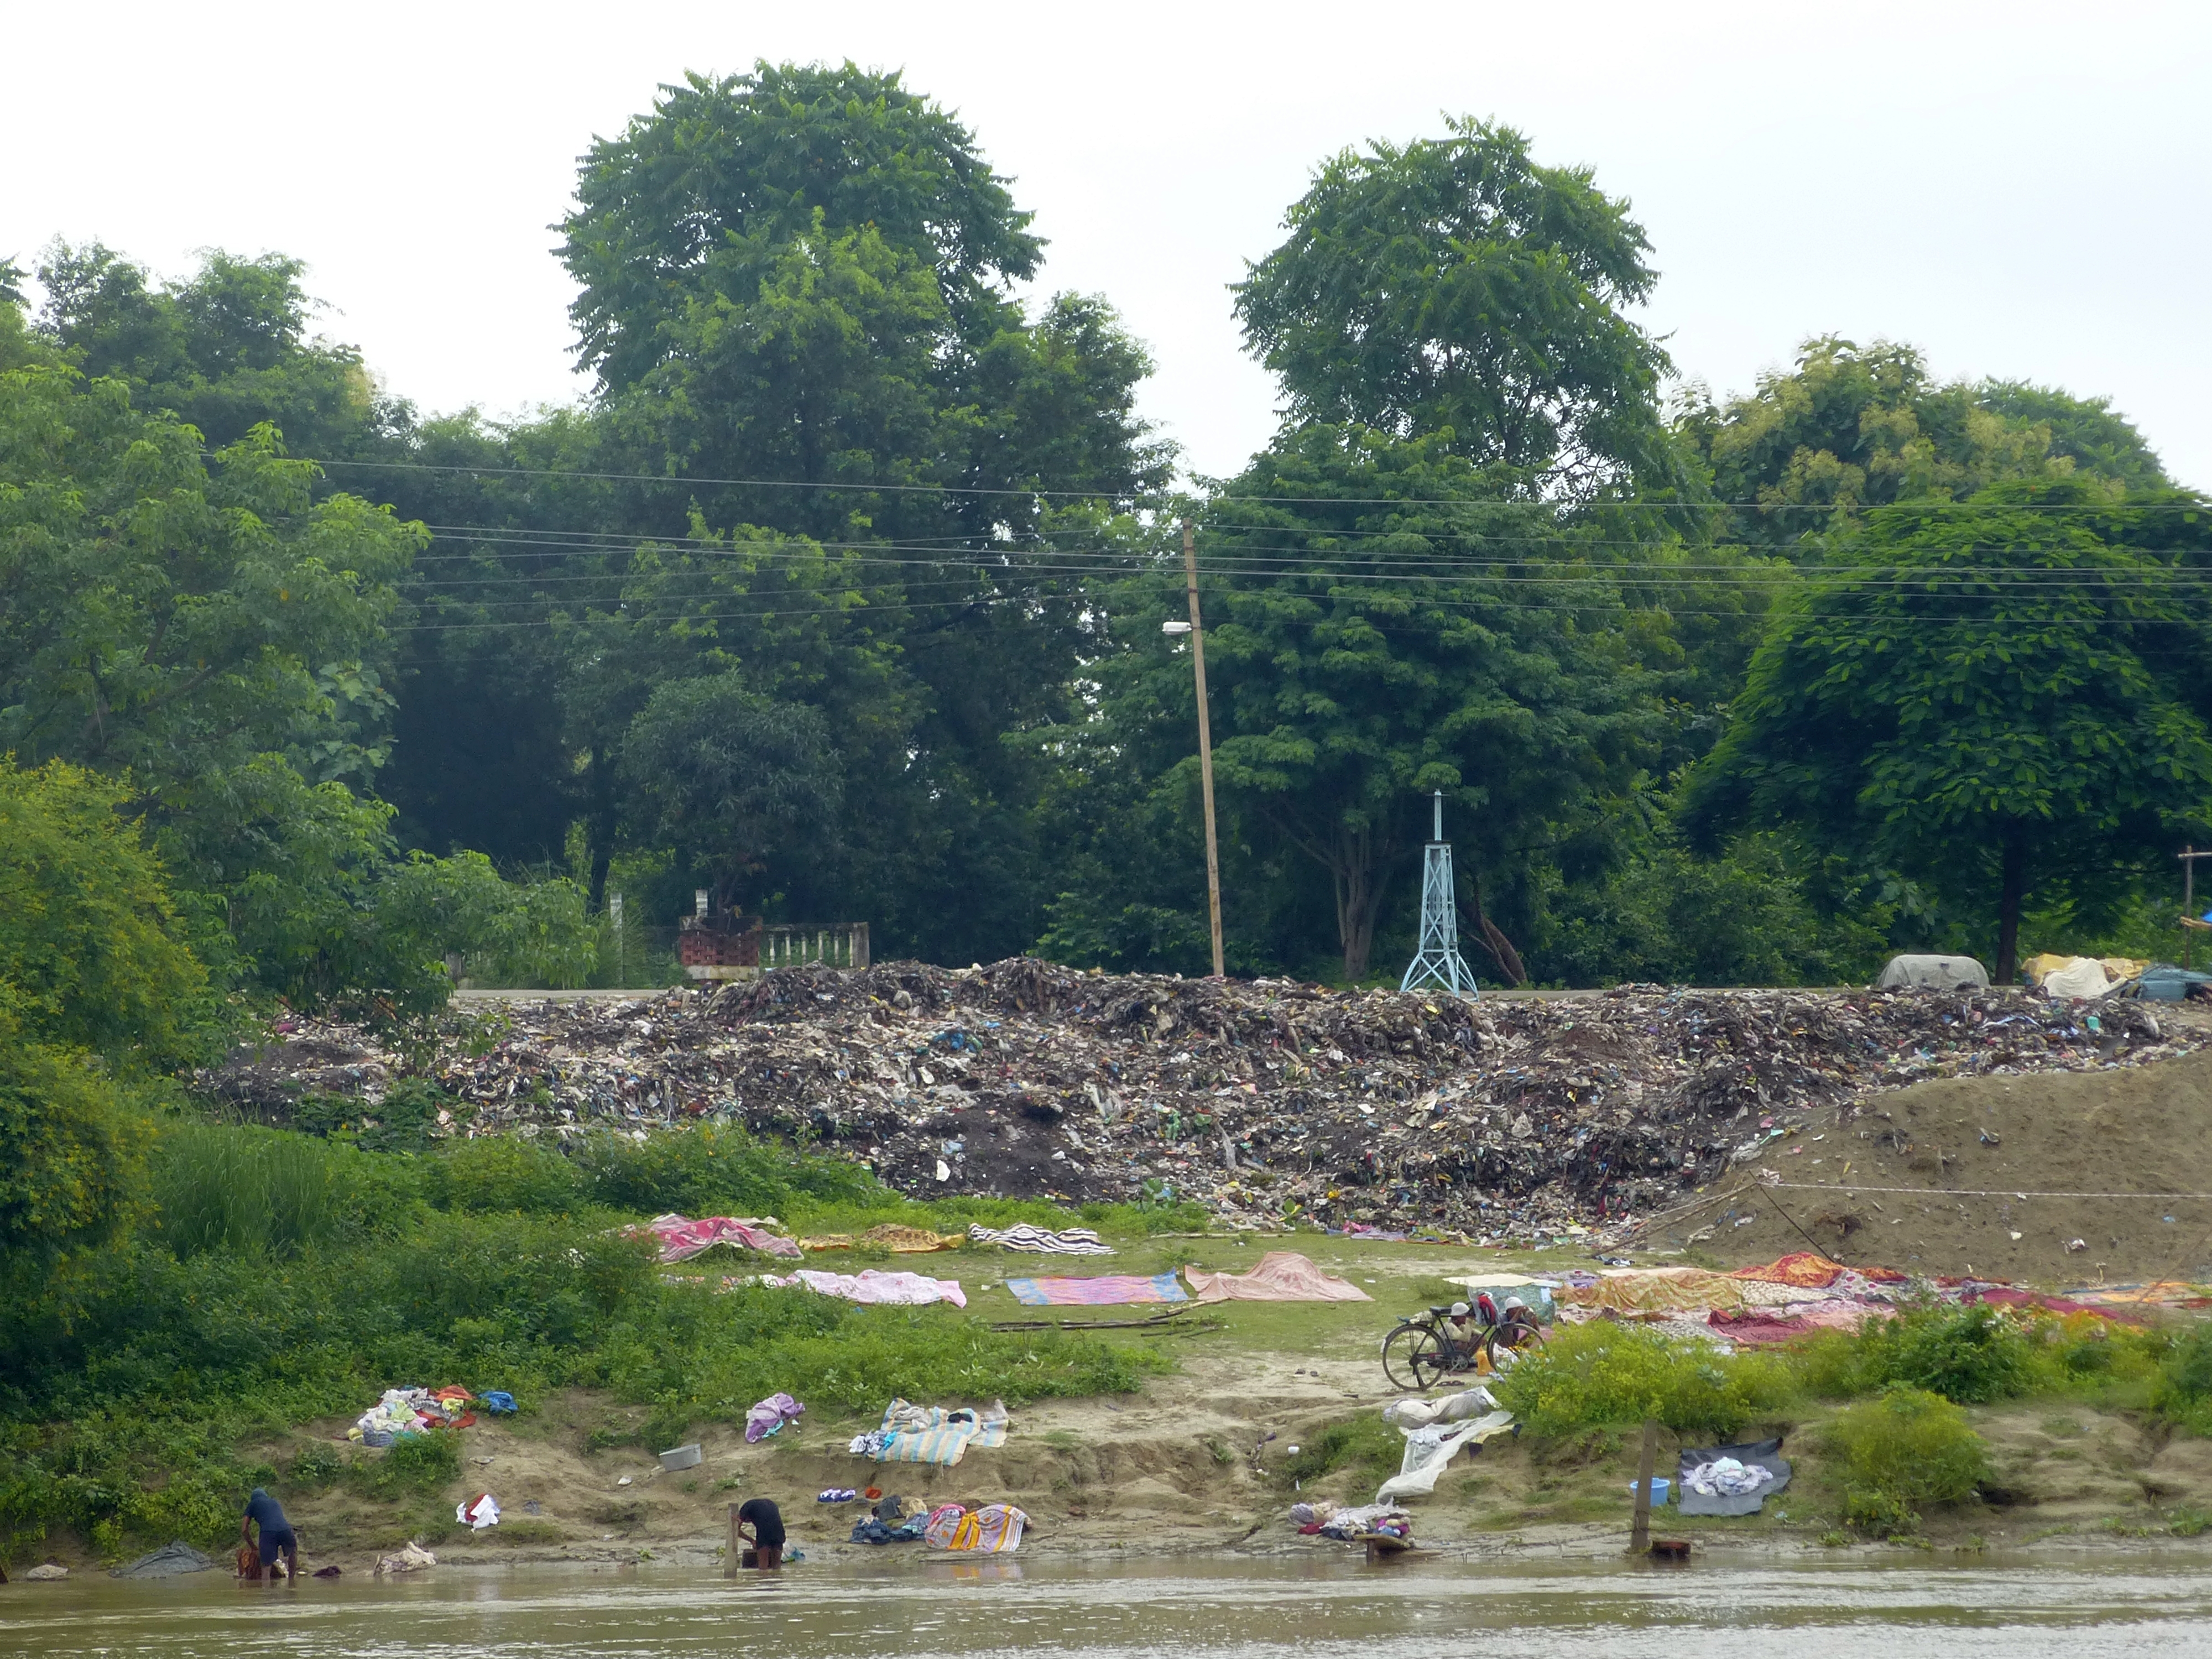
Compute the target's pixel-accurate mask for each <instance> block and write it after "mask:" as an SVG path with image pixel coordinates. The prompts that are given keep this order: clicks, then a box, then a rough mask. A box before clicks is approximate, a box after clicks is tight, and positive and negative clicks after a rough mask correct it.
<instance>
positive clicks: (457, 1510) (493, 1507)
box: [453, 1492, 499, 1532]
mask: <svg viewBox="0 0 2212 1659" xmlns="http://www.w3.org/2000/svg"><path fill="white" fill-rule="evenodd" d="M453 1519H454V1520H456V1521H458V1522H460V1523H461V1524H462V1525H464V1526H465V1527H468V1528H471V1529H472V1530H474V1531H477V1532H482V1531H483V1529H484V1528H486V1527H495V1526H497V1525H498V1524H499V1499H497V1498H494V1497H493V1496H492V1495H491V1494H490V1493H489V1492H478V1493H477V1495H476V1496H475V1497H474V1498H470V1499H469V1500H468V1501H467V1502H466V1503H464V1504H455V1505H454V1506H453Z"/></svg>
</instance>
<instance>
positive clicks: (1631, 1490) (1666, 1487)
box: [1628, 1474, 1674, 1510]
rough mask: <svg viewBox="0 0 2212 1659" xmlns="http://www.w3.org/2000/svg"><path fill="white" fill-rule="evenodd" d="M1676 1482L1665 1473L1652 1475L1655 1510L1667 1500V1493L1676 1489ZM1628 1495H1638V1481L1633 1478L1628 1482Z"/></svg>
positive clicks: (1652, 1496)
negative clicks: (1665, 1475)
mask: <svg viewBox="0 0 2212 1659" xmlns="http://www.w3.org/2000/svg"><path fill="white" fill-rule="evenodd" d="M1673 1490H1674V1482H1673V1481H1672V1480H1668V1479H1667V1478H1666V1477H1664V1476H1663V1475H1656V1474H1655V1475H1653V1476H1652V1477H1651V1507H1652V1508H1653V1509H1655V1510H1656V1509H1659V1508H1662V1507H1663V1506H1664V1505H1665V1504H1666V1502H1667V1495H1668V1493H1669V1492H1672V1491H1673ZM1628 1495H1629V1497H1630V1498H1634V1497H1635V1496H1636V1483H1635V1482H1634V1481H1633V1480H1632V1481H1630V1482H1629V1483H1628Z"/></svg>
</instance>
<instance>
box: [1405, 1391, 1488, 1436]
mask: <svg viewBox="0 0 2212 1659" xmlns="http://www.w3.org/2000/svg"><path fill="white" fill-rule="evenodd" d="M1497 1409H1498V1402H1497V1401H1495V1400H1493V1399H1492V1398H1491V1395H1490V1390H1489V1389H1483V1388H1474V1389H1464V1390H1462V1392H1460V1393H1458V1394H1454V1395H1445V1396H1444V1398H1443V1399H1442V1400H1394V1401H1391V1402H1390V1403H1389V1405H1387V1406H1385V1407H1383V1421H1384V1422H1385V1423H1388V1424H1389V1425H1390V1426H1391V1427H1392V1428H1394V1429H1425V1428H1427V1427H1429V1426H1430V1425H1431V1424H1435V1423H1462V1422H1465V1421H1466V1420H1467V1419H1468V1418H1470V1417H1480V1416H1481V1415H1482V1413H1485V1412H1492V1411H1496V1410H1497Z"/></svg>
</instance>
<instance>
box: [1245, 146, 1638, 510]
mask: <svg viewBox="0 0 2212 1659" xmlns="http://www.w3.org/2000/svg"><path fill="white" fill-rule="evenodd" d="M1449 125H1450V128H1451V131H1450V136H1449V137H1444V138H1436V139H1421V140H1419V141H1417V142H1415V143H1411V144H1407V145H1406V146H1404V147H1402V148H1401V147H1398V146H1395V145H1391V144H1378V145H1376V149H1375V151H1374V153H1373V154H1372V155H1355V154H1353V153H1352V152H1351V151H1349V150H1347V151H1345V152H1344V153H1342V154H1341V155H1335V156H1332V157H1331V158H1330V159H1329V160H1328V161H1326V162H1324V163H1323V164H1322V167H1321V168H1320V170H1319V172H1318V173H1317V174H1316V177H1315V179H1314V182H1313V185H1312V186H1311V187H1310V189H1309V190H1308V191H1306V193H1305V195H1304V197H1301V198H1300V199H1299V200H1298V201H1297V203H1296V204H1293V205H1292V206H1291V210H1290V212H1289V215H1288V216H1287V220H1286V222H1287V223H1288V225H1289V228H1290V232H1291V234H1290V237H1289V239H1288V240H1286V241H1285V243H1284V244H1283V245H1282V246H1280V247H1279V248H1277V249H1276V250H1275V251H1274V252H1272V253H1270V254H1269V255H1267V258H1264V259H1262V260H1261V261H1260V263H1259V264H1256V265H1255V266H1253V267H1252V270H1251V273H1250V275H1249V276H1248V277H1247V278H1246V280H1245V281H1244V282H1243V283H1241V284H1239V285H1238V287H1237V290H1236V292H1237V316H1238V318H1239V319H1240V320H1241V321H1242V322H1243V325H1244V335H1245V339H1246V342H1247V343H1248V345H1249V348H1250V349H1252V350H1253V351H1254V352H1255V354H1256V355H1258V356H1260V358H1261V361H1262V362H1265V363H1266V364H1267V367H1268V368H1271V369H1273V371H1274V372H1275V373H1276V374H1279V375H1280V376H1281V377H1282V382H1283V387H1284V390H1285V392H1287V393H1288V395H1289V401H1290V413H1291V419H1292V420H1293V421H1298V422H1308V421H1310V422H1321V423H1324V424H1328V425H1361V426H1367V427H1372V428H1377V429H1379V430H1382V431H1385V432H1389V433H1394V434H1397V435H1417V434H1418V435H1432V436H1434V437H1435V438H1436V439H1437V441H1438V442H1439V444H1440V445H1442V446H1443V447H1444V448H1445V449H1447V450H1448V451H1449V453H1453V454H1455V455H1459V456H1463V457H1465V458H1467V459H1468V460H1470V461H1472V462H1474V464H1475V465H1477V466H1480V467H1484V468H1487V469H1492V470H1493V471H1494V473H1495V475H1496V476H1497V477H1498V478H1499V480H1500V481H1501V483H1504V484H1505V487H1506V488H1508V489H1516V490H1528V491H1530V492H1532V493H1533V492H1534V491H1535V490H1538V489H1543V490H1545V491H1546V492H1547V493H1559V492H1561V491H1564V492H1565V493H1568V494H1571V495H1580V496H1586V495H1589V494H1591V493H1593V492H1595V491H1596V490H1598V489H1602V488H1605V487H1607V486H1613V485H1621V484H1626V483H1628V482H1629V481H1630V480H1631V479H1632V478H1633V479H1636V480H1638V481H1640V482H1643V483H1647V484H1649V483H1667V482H1671V472H1672V467H1671V464H1670V461H1669V457H1668V445H1667V442H1666V441H1665V437H1664V435H1663V433H1662V428H1661V422H1660V420H1659V416H1658V413H1657V404H1656V391H1657V386H1658V382H1659V379H1660V377H1661V376H1662V374H1665V373H1667V371H1668V362H1667V357H1666V354H1665V353H1664V352H1663V351H1662V350H1661V349H1660V347H1659V345H1658V343H1656V341H1654V340H1653V339H1652V338H1651V337H1650V336H1649V335H1647V334H1645V333H1644V331H1643V330H1641V329H1640V328H1638V327H1637V326H1636V325H1635V324H1633V323H1632V322H1630V321H1629V320H1628V319H1626V317H1624V316H1623V315H1622V314H1621V313H1622V311H1623V309H1624V308H1625V307H1628V306H1631V305H1634V304H1637V303H1638V302H1639V301H1642V300H1643V299H1644V297H1645V296H1646V295H1649V294H1650V290H1651V286H1652V284H1653V283H1655V282H1656V280H1657V273H1656V271H1654V270H1652V269H1651V268H1650V266H1649V265H1647V264H1644V255H1645V254H1646V253H1648V252H1650V245H1649V244H1648V243H1647V242H1646V241H1645V240H1644V232H1643V230H1642V228H1640V227H1638V225H1637V224H1636V223H1635V222H1633V221H1632V220H1631V219H1630V218H1629V217H1628V204H1627V203H1626V202H1625V201H1618V200H1615V199H1613V198H1611V197H1607V196H1606V195H1604V194H1603V193H1602V192H1601V191H1599V190H1598V189H1597V187H1596V186H1595V184H1593V183H1592V181H1591V175H1590V173H1589V171H1588V170H1587V169H1583V168H1570V167H1540V166H1538V165H1537V164H1536V163H1535V162H1534V161H1533V160H1532V159H1531V158H1530V156H1529V154H1528V140H1527V139H1526V138H1524V137H1522V136H1521V135H1520V134H1519V133H1517V132H1515V131H1512V130H1510V128H1506V127H1500V126H1494V125H1490V124H1488V123H1486V122H1481V121H1474V120H1455V121H1452V122H1450V123H1449Z"/></svg>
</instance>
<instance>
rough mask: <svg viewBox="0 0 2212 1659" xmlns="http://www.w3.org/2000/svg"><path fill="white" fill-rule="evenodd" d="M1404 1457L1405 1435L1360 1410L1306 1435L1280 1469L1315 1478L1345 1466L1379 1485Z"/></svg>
mask: <svg viewBox="0 0 2212 1659" xmlns="http://www.w3.org/2000/svg"><path fill="white" fill-rule="evenodd" d="M1405 1458H1406V1437H1405V1436H1404V1435H1402V1434H1401V1433H1399V1432H1398V1431H1397V1430H1396V1429H1395V1428H1393V1427H1392V1426H1391V1425H1389V1424H1388V1423H1385V1422H1384V1421H1383V1419H1381V1418H1380V1417H1379V1416H1377V1415H1376V1414H1375V1413H1372V1412H1363V1413H1361V1414H1360V1415H1359V1416H1358V1417H1355V1418H1353V1419H1352V1420H1351V1421H1350V1422H1348V1423H1332V1424H1330V1425H1328V1427H1327V1428H1325V1429H1322V1430H1321V1431H1319V1432H1317V1433H1311V1434H1308V1435H1307V1436H1306V1437H1305V1439H1304V1442H1303V1443H1301V1444H1300V1445H1299V1447H1298V1451H1297V1456H1295V1457H1292V1458H1291V1459H1290V1460H1289V1461H1288V1462H1285V1464H1284V1466H1283V1468H1284V1472H1285V1474H1287V1475H1288V1476H1289V1477H1290V1478H1291V1479H1292V1480H1318V1479H1319V1478H1320V1477H1321V1476H1322V1475H1324V1474H1328V1473H1329V1472H1330V1471H1331V1470H1334V1469H1342V1468H1349V1469H1352V1470H1353V1471H1354V1472H1355V1474H1357V1475H1358V1477H1359V1478H1360V1479H1361V1480H1364V1481H1365V1480H1371V1481H1372V1482H1373V1483H1375V1484H1376V1485H1380V1484H1381V1483H1382V1482H1383V1481H1384V1480H1389V1478H1390V1477H1391V1476H1392V1475H1394V1474H1397V1473H1398V1469H1399V1467H1400V1465H1401V1464H1402V1463H1403V1462H1405ZM1225 1461H1233V1459H1231V1460H1225Z"/></svg>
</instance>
